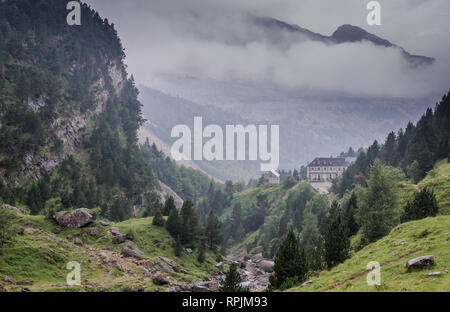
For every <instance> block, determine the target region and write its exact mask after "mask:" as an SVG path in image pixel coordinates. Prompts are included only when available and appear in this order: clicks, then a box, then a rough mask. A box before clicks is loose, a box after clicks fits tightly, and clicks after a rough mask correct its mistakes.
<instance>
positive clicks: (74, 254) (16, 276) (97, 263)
mask: <svg viewBox="0 0 450 312" xmlns="http://www.w3.org/2000/svg"><path fill="white" fill-rule="evenodd" d="M18 216H19V223H20V226H21V227H23V228H24V229H25V234H24V235H18V236H17V239H16V242H15V243H14V244H10V245H8V246H6V248H4V250H3V252H2V254H0V278H1V279H3V276H4V275H8V276H9V277H10V278H11V279H12V280H13V281H14V282H18V281H23V280H27V281H32V282H33V285H31V286H25V287H27V288H29V289H30V290H31V291H80V290H86V291H99V290H100V289H102V288H103V289H105V290H107V291H123V290H126V288H127V287H128V288H129V287H134V288H139V287H145V288H146V289H148V290H150V291H152V290H155V288H158V290H159V291H163V290H164V287H162V286H155V285H153V282H152V280H151V277H148V276H146V275H145V274H144V273H145V271H146V269H148V270H150V271H151V272H156V270H155V268H154V264H155V263H157V262H158V256H164V257H167V258H169V259H171V260H172V261H175V262H177V263H178V264H177V266H178V267H179V268H180V269H183V270H185V271H186V272H187V273H177V272H173V271H172V272H170V273H163V274H164V275H166V277H167V278H169V280H170V281H171V282H172V283H185V282H195V281H200V280H202V279H204V278H206V277H209V276H210V275H211V274H212V273H216V272H217V271H218V269H217V268H216V267H215V264H216V261H215V255H214V254H213V253H212V252H211V251H207V253H206V260H205V262H204V263H199V262H198V261H197V252H196V251H194V252H193V253H192V254H187V253H186V252H183V255H182V256H181V258H180V259H178V258H177V257H175V255H174V249H173V248H172V239H171V237H170V235H169V233H168V232H167V231H166V229H165V228H163V227H156V226H153V225H152V224H151V223H152V220H153V218H151V217H150V218H142V219H130V220H127V221H124V222H120V223H116V224H114V225H110V226H106V227H105V226H102V225H100V224H99V223H98V222H94V223H93V224H92V225H90V226H89V228H92V227H97V228H99V230H100V235H98V236H95V237H94V236H91V235H90V234H88V232H87V231H88V229H89V228H83V229H68V228H61V227H60V226H58V225H57V224H55V223H54V222H53V221H52V220H47V219H45V217H43V216H29V215H18ZM112 226H115V227H118V228H119V230H120V232H121V233H123V234H126V233H127V232H128V231H129V230H132V231H133V233H134V238H133V242H134V243H135V244H136V245H137V247H138V248H139V249H140V250H141V251H142V252H143V253H144V257H143V259H142V260H143V261H145V262H146V263H147V264H149V265H148V266H143V265H142V264H139V263H138V262H137V261H136V260H134V259H131V258H124V257H121V256H120V252H121V251H122V248H123V247H124V244H120V245H116V244H113V243H112V241H111V233H110V228H111V227H112ZM75 234H77V235H78V236H77V237H78V238H79V239H80V240H81V241H82V242H83V244H82V246H77V245H75V243H74V242H75V238H74V235H75ZM70 236H72V237H70ZM105 237H106V238H105ZM156 241H158V242H159V247H158V246H157V245H158V244H157V242H156ZM105 254H106V255H107V256H108V257H109V258H110V259H112V260H114V261H104V258H102V257H104V255H105ZM71 261H77V262H79V263H80V264H81V280H82V285H81V286H72V287H70V286H68V285H67V283H66V277H67V274H68V273H69V272H70V270H68V269H66V265H67V263H68V262H71ZM117 263H118V264H119V265H117ZM144 267H145V268H144ZM0 282H1V283H2V284H3V285H4V286H5V287H6V288H7V290H8V291H21V290H22V288H21V286H19V285H10V284H8V283H5V282H3V281H0Z"/></svg>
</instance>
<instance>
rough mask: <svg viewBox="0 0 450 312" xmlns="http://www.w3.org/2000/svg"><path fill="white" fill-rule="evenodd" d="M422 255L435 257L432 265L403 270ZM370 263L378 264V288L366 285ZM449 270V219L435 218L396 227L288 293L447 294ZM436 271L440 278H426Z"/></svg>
mask: <svg viewBox="0 0 450 312" xmlns="http://www.w3.org/2000/svg"><path fill="white" fill-rule="evenodd" d="M405 242H406V243H407V244H405ZM424 255H434V257H435V264H434V265H432V266H428V267H425V268H423V269H416V270H411V271H408V270H407V269H406V267H405V264H406V262H407V261H408V260H410V259H413V258H416V257H419V256H424ZM371 261H377V262H379V263H380V265H381V285H380V286H369V285H368V283H367V280H366V279H367V269H366V266H367V264H368V263H369V262H371ZM449 269H450V216H437V217H433V218H427V219H423V220H418V221H412V222H408V223H404V224H401V225H399V226H397V227H396V228H394V229H393V230H392V231H391V233H390V234H389V235H388V236H386V237H384V238H382V239H380V240H379V241H377V242H375V243H372V244H369V245H367V246H365V247H364V248H363V249H361V250H360V251H358V252H356V253H355V254H353V255H352V256H351V258H349V259H347V260H346V261H345V262H344V263H342V264H339V265H337V266H336V267H334V268H332V269H331V270H329V271H322V272H321V273H320V274H319V275H318V276H312V277H311V279H312V280H313V283H311V284H309V285H307V286H305V287H300V286H297V287H294V288H291V289H289V290H288V291H294V292H296V291H363V292H368V291H394V292H401V291H408V292H432V291H433V292H434V291H450V274H449V273H447V272H448V270H449ZM446 270H447V271H446ZM435 271H441V275H439V276H434V277H429V276H427V273H430V272H435Z"/></svg>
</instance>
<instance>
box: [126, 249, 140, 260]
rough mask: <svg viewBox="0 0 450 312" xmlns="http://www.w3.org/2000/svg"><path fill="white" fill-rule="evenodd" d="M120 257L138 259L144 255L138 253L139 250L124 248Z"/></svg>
mask: <svg viewBox="0 0 450 312" xmlns="http://www.w3.org/2000/svg"><path fill="white" fill-rule="evenodd" d="M122 255H123V256H124V257H128V258H137V259H140V258H142V257H143V256H144V253H143V252H142V251H140V250H139V249H131V248H128V247H125V248H124V249H122Z"/></svg>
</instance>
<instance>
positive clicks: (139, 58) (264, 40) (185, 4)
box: [88, 0, 450, 98]
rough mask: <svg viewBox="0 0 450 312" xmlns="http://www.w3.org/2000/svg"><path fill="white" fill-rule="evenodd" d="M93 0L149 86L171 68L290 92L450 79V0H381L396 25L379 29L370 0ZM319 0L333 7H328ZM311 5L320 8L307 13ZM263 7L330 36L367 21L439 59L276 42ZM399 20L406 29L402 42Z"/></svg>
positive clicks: (425, 84)
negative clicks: (426, 61) (368, 10)
mask: <svg viewBox="0 0 450 312" xmlns="http://www.w3.org/2000/svg"><path fill="white" fill-rule="evenodd" d="M88 2H89V3H91V4H92V5H93V7H94V8H96V9H99V11H100V13H101V14H102V15H104V16H108V17H109V19H110V20H111V21H113V22H114V23H115V24H116V25H117V28H118V31H119V35H120V36H121V37H122V40H123V43H124V46H125V47H126V53H127V63H128V65H129V71H130V73H133V74H134V75H135V77H136V79H137V81H138V82H139V83H141V84H144V85H149V86H158V85H163V84H164V83H163V80H164V77H165V76H166V75H167V74H171V75H179V76H193V77H196V78H211V79H217V80H230V81H245V82H251V83H253V84H257V85H258V84H261V85H265V84H272V85H274V86H276V87H279V88H282V89H287V90H292V89H304V90H309V91H311V92H317V93H330V94H344V95H351V96H359V97H395V98H417V97H419V98H425V97H429V96H432V95H435V94H438V93H442V92H445V91H447V90H448V87H449V85H448V84H449V81H448V77H450V66H449V62H450V60H449V59H448V57H446V55H447V56H448V55H449V53H448V52H450V51H449V49H450V45H449V43H448V39H443V38H446V37H443V36H442V32H445V29H441V28H442V27H443V26H447V30H448V26H449V22H448V20H449V19H448V15H447V19H446V20H445V16H441V17H442V18H443V19H440V18H437V19H435V20H434V21H433V16H434V15H432V13H433V11H432V9H442V8H443V7H445V8H447V9H449V8H450V3H448V1H441V0H436V1H433V2H432V3H430V1H422V0H415V1H408V2H407V1H404V0H401V1H398V2H396V5H391V4H390V3H388V2H386V1H381V2H382V6H383V5H384V3H386V5H385V6H384V8H385V9H384V10H383V12H386V13H385V16H386V18H385V21H386V23H387V24H389V23H390V24H391V25H393V26H392V27H394V28H395V27H397V28H395V29H392V30H389V26H388V25H383V26H382V28H380V30H378V29H376V28H368V26H367V25H366V26H364V25H363V24H362V23H363V20H365V11H364V9H365V8H364V7H363V8H362V9H361V1H357V2H356V1H353V0H351V1H349V3H350V4H349V3H347V1H346V4H342V5H341V6H337V4H336V1H329V0H326V1H288V0H282V1H276V3H277V5H275V4H274V3H275V2H274V1H268V0H263V1H254V0H252V1H244V2H243V3H241V2H240V1H239V2H238V1H235V0H230V1H207V0H191V1H180V0H166V1H143V0H129V1H126V2H125V1H116V0H108V1H105V0H92V1H88ZM298 2H301V4H296V3H298ZM318 2H324V6H327V5H328V6H329V7H333V8H334V9H333V10H326V11H327V12H324V10H322V11H319V10H318V8H317V5H318V4H317V3H318ZM363 2H364V1H363ZM383 2H384V3H383ZM351 5H353V6H351ZM364 6H365V5H364ZM306 10H310V11H309V12H311V14H309V15H308V14H306V13H305V11H306ZM328 11H330V12H328ZM395 12H397V14H398V21H401V22H402V23H403V24H401V25H403V26H402V27H399V26H395V25H399V22H398V21H396V20H395V18H394V17H393V16H394V13H395ZM405 12H409V13H410V14H411V19H410V20H407V19H406V18H405V17H404V16H405V15H404V13H405ZM296 13H297V14H298V16H299V18H298V19H296V18H295V14H296ZM434 13H435V12H434ZM254 15H259V16H274V17H277V18H280V19H283V18H284V19H285V20H287V21H289V22H296V21H295V20H297V23H298V24H300V26H302V27H305V28H308V29H311V30H313V31H321V32H324V34H326V35H329V34H330V33H331V32H332V29H335V28H337V27H338V26H339V25H340V24H344V23H351V24H355V25H359V26H362V27H363V28H365V29H366V30H368V31H370V32H374V33H375V34H377V35H379V36H381V37H384V38H386V39H388V40H390V41H392V42H393V43H396V44H399V45H403V44H405V46H404V48H405V49H406V50H408V51H409V52H410V53H412V54H420V53H422V52H427V56H431V57H436V58H437V62H436V63H434V64H433V65H432V66H427V67H420V68H416V69H414V68H412V67H411V66H410V65H409V64H408V63H407V62H406V60H405V59H404V58H403V56H402V55H401V52H400V51H399V50H398V49H395V48H384V47H378V46H374V45H373V44H371V43H369V42H363V43H351V44H340V45H326V44H324V43H320V42H312V41H305V40H304V41H302V40H300V41H298V42H289V38H284V39H286V40H283V38H280V40H279V42H278V43H274V40H273V35H274V34H271V33H268V32H264V31H262V30H261V29H259V28H258V27H256V26H255V25H253V24H251V23H249V16H254ZM307 16H311V17H309V18H308V17H307ZM302 17H304V18H302ZM312 17H314V19H315V20H313V19H312ZM343 19H345V21H344V20H343ZM303 21H304V23H302V22H303ZM413 22H416V24H417V25H419V27H420V28H419V29H417V28H415V26H414V25H415V24H410V26H408V27H407V24H408V23H413ZM399 28H400V30H401V29H403V31H404V36H403V37H404V38H403V39H402V40H400V38H402V36H401V35H400V33H401V32H400V30H399ZM382 30H384V32H383V31H382ZM411 30H414V31H413V32H411ZM419 30H420V31H419ZM327 31H329V32H327ZM389 35H390V36H389ZM270 36H272V37H270ZM396 38H397V39H399V41H400V42H398V41H395V39H396ZM414 38H416V40H417V41H420V42H415V41H414V40H413V39H414ZM427 40H429V41H427ZM439 40H441V41H440V42H441V43H440V45H437V43H438V42H439ZM442 40H444V41H442ZM286 42H288V43H287V44H285V43H286ZM430 45H434V46H430ZM409 47H412V48H417V50H411V49H410V48H409ZM428 52H429V53H428ZM424 54H425V53H424Z"/></svg>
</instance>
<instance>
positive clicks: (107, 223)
mask: <svg viewBox="0 0 450 312" xmlns="http://www.w3.org/2000/svg"><path fill="white" fill-rule="evenodd" d="M100 224H101V225H103V226H108V225H110V224H111V222H109V221H107V220H102V221H100Z"/></svg>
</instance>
